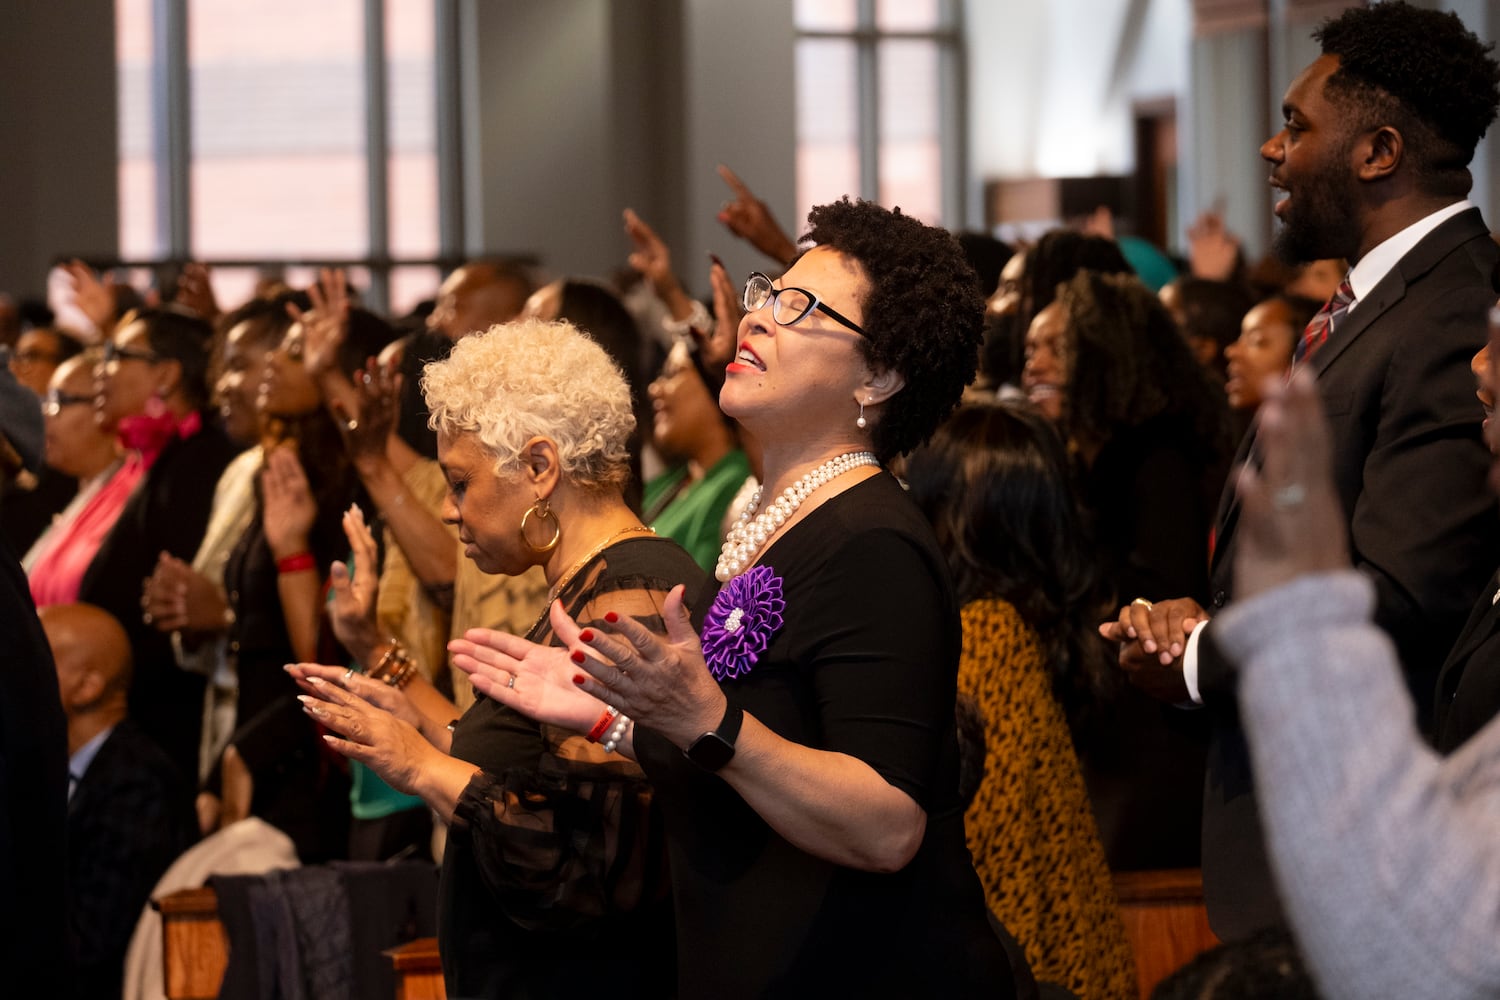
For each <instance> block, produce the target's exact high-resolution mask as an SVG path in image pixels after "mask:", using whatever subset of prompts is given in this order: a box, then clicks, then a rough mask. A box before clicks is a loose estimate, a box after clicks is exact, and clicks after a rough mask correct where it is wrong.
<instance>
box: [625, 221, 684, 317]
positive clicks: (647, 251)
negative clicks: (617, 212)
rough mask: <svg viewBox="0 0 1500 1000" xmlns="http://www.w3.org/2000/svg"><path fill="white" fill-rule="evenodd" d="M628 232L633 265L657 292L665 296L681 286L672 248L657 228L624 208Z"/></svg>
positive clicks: (626, 230) (631, 263) (631, 264)
mask: <svg viewBox="0 0 1500 1000" xmlns="http://www.w3.org/2000/svg"><path fill="white" fill-rule="evenodd" d="M625 234H626V235H627V236H629V237H630V243H631V246H633V247H634V248H635V249H634V250H632V251H631V252H630V258H629V262H630V266H631V267H633V268H635V269H636V270H637V271H639V272H641V274H643V275H645V277H646V280H647V281H649V282H651V287H652V288H653V289H655V290H656V294H657V295H659V296H660V297H662V298H663V299H665V298H666V297H667V293H668V292H670V291H671V290H672V289H675V288H677V287H678V282H677V276H676V275H675V274H673V273H672V251H671V250H670V249H668V247H667V244H666V243H665V242H663V240H662V238H661V237H660V236H658V235H656V230H654V229H652V228H651V227H650V226H648V225H646V223H645V221H644V220H642V219H641V217H640V216H639V215H636V214H635V212H634V211H633V210H631V209H628V208H627V209H626V210H625Z"/></svg>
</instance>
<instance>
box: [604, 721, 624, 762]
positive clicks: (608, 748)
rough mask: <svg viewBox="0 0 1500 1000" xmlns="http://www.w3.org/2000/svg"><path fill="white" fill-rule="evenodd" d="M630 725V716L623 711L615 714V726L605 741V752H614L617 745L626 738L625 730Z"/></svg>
mask: <svg viewBox="0 0 1500 1000" xmlns="http://www.w3.org/2000/svg"><path fill="white" fill-rule="evenodd" d="M629 726H630V716H628V715H626V714H625V713H624V712H621V713H620V714H619V715H617V716H615V728H613V729H611V730H610V731H609V739H607V740H605V741H604V752H605V753H614V752H615V747H617V746H619V745H620V741H621V740H623V739H624V738H625V730H626V729H627V728H629Z"/></svg>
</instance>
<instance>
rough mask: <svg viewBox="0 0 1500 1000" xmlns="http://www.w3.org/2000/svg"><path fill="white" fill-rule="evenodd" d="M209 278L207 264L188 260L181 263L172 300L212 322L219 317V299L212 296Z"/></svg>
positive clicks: (212, 287)
mask: <svg viewBox="0 0 1500 1000" xmlns="http://www.w3.org/2000/svg"><path fill="white" fill-rule="evenodd" d="M210 278H211V274H210V271H209V267H208V265H207V264H198V263H193V262H190V263H187V264H184V265H182V274H181V275H179V276H178V278H177V295H176V296H175V297H174V299H173V301H174V302H176V303H177V305H179V306H181V307H182V308H184V309H188V310H191V311H192V312H195V313H197V314H198V315H199V316H202V317H203V318H204V319H206V320H208V321H209V322H210V323H212V322H213V321H214V320H216V319H218V318H219V301H218V299H216V298H215V297H214V286H213V282H212V281H211V280H210Z"/></svg>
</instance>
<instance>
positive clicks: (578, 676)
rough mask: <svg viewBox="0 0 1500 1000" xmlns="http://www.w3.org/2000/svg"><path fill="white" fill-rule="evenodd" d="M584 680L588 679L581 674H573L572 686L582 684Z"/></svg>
mask: <svg viewBox="0 0 1500 1000" xmlns="http://www.w3.org/2000/svg"><path fill="white" fill-rule="evenodd" d="M586 680H588V678H587V677H585V676H583V675H582V674H574V675H573V683H574V684H582V683H583V682H584V681H586Z"/></svg>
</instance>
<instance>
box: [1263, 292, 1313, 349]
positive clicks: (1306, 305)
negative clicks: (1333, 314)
mask: <svg viewBox="0 0 1500 1000" xmlns="http://www.w3.org/2000/svg"><path fill="white" fill-rule="evenodd" d="M1267 302H1276V303H1279V304H1280V305H1282V306H1285V307H1286V321H1287V325H1288V326H1290V327H1291V328H1292V343H1293V344H1294V345H1295V344H1296V343H1297V338H1299V337H1301V336H1302V331H1303V330H1305V329H1307V324H1309V323H1311V322H1312V319H1313V317H1314V316H1316V315H1317V314H1318V312H1319V310H1321V309H1322V308H1323V303H1321V302H1319V301H1318V300H1317V299H1310V298H1308V297H1307V296H1306V295H1291V294H1289V293H1287V292H1282V293H1280V294H1278V295H1272V296H1269V297H1267V298H1265V299H1262V300H1261V301H1260V302H1257V303H1256V305H1258V306H1260V305H1265V304H1266V303H1267Z"/></svg>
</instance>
